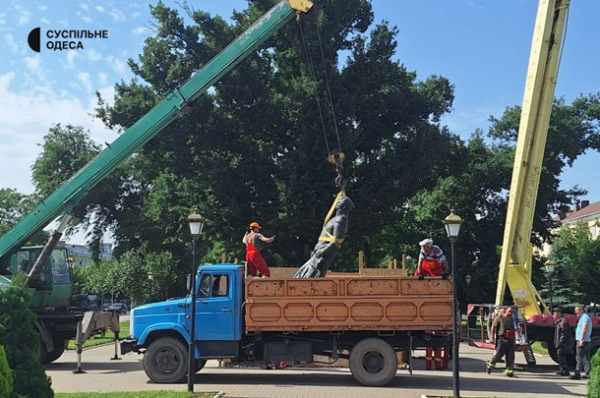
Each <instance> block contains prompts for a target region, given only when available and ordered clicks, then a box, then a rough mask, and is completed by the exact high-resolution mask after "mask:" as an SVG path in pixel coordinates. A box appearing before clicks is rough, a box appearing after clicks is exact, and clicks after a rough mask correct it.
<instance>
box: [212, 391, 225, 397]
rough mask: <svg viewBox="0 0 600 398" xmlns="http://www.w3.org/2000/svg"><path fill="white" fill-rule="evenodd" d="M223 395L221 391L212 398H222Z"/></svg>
mask: <svg viewBox="0 0 600 398" xmlns="http://www.w3.org/2000/svg"><path fill="white" fill-rule="evenodd" d="M224 395H225V392H223V391H219V392H218V393H217V395H215V396H214V397H213V398H221V397H223V396H224Z"/></svg>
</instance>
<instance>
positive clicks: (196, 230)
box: [187, 212, 204, 392]
mask: <svg viewBox="0 0 600 398" xmlns="http://www.w3.org/2000/svg"><path fill="white" fill-rule="evenodd" d="M187 222H188V224H189V226H190V235H192V278H191V282H192V283H191V289H192V291H191V293H190V341H189V350H188V380H187V382H188V391H189V392H194V375H195V374H196V366H195V365H196V358H195V351H196V350H195V345H196V274H197V273H198V267H197V265H196V242H197V241H198V238H200V234H202V228H203V227H204V217H202V216H201V215H200V214H197V213H196V212H194V213H192V214H190V215H189V217H188V218H187Z"/></svg>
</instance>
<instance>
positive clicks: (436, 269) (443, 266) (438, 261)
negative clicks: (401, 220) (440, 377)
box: [415, 238, 450, 370]
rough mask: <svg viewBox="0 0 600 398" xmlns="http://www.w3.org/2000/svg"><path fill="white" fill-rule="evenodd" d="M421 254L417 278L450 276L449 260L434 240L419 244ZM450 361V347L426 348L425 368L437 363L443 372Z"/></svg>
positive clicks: (429, 239) (437, 366)
mask: <svg viewBox="0 0 600 398" xmlns="http://www.w3.org/2000/svg"><path fill="white" fill-rule="evenodd" d="M419 246H421V252H420V253H419V262H418V264H417V269H416V270H415V276H418V277H419V279H425V277H426V276H441V277H442V278H446V277H447V276H448V271H449V269H448V260H446V256H444V252H442V249H440V248H439V247H438V246H436V245H434V244H433V239H431V238H427V239H423V240H422V241H421V242H419ZM449 359H450V350H449V347H443V346H437V345H436V346H435V347H431V346H430V347H426V348H425V368H426V369H427V370H430V369H431V367H432V366H431V365H432V362H434V363H435V368H436V369H438V370H443V369H447V368H448V362H449Z"/></svg>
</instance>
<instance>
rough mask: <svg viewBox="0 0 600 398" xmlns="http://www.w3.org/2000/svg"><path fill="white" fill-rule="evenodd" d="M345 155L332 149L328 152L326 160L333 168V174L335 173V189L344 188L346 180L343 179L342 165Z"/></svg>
mask: <svg viewBox="0 0 600 398" xmlns="http://www.w3.org/2000/svg"><path fill="white" fill-rule="evenodd" d="M344 159H345V155H344V152H342V151H340V150H339V149H334V150H333V151H331V152H329V155H328V156H327V160H328V161H329V163H331V164H332V165H334V166H335V172H336V173H337V177H335V186H336V188H340V189H342V188H344V187H345V186H346V180H345V179H344V166H343V165H342V163H343V162H344Z"/></svg>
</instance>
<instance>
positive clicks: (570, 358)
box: [548, 345, 577, 367]
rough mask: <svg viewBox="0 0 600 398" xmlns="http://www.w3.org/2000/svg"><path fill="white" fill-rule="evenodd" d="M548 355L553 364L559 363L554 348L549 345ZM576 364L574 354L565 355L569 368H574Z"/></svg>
mask: <svg viewBox="0 0 600 398" xmlns="http://www.w3.org/2000/svg"><path fill="white" fill-rule="evenodd" d="M548 355H550V358H551V359H552V360H553V361H554V362H555V363H557V364H558V363H559V361H558V352H556V347H553V346H551V345H549V346H548ZM576 363H577V360H576V359H575V354H574V353H568V354H567V365H569V366H570V367H575V365H576Z"/></svg>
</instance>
